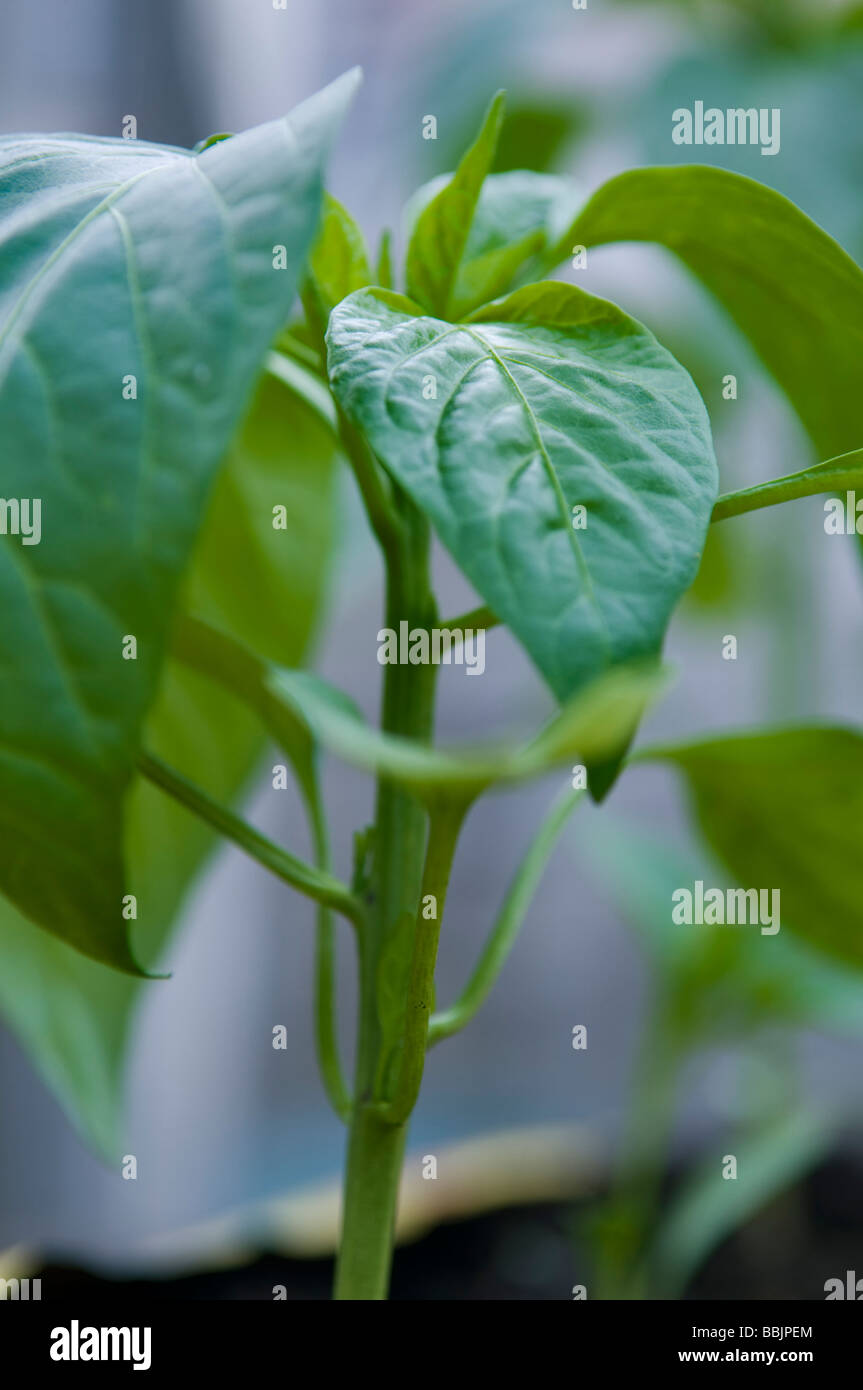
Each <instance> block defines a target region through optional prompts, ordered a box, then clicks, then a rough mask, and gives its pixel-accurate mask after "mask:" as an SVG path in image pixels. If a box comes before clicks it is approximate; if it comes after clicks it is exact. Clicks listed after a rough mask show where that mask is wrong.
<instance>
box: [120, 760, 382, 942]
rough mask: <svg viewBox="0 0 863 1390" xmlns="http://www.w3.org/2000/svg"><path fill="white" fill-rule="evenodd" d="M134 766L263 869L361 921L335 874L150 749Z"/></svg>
mask: <svg viewBox="0 0 863 1390" xmlns="http://www.w3.org/2000/svg"><path fill="white" fill-rule="evenodd" d="M138 770H139V772H141V774H142V775H143V776H144V777H146V778H148V780H149V781H151V782H153V783H155V785H156V786H157V787H160V788H161V789H162V791H164V792H167V793H168V795H169V796H172V797H173V798H174V800H175V801H179V802H180V804H181V805H182V806H185V807H186V808H187V810H189V811H192V812H193V813H194V814H195V815H196V816H198V817H199V818H200V819H201V820H203V821H206V823H207V824H208V825H210V826H212V828H213V829H214V830H217V831H218V832H219V834H220V835H223V836H224V838H225V839H226V840H231V841H232V842H233V843H234V844H235V845H237V846H238V847H239V848H240V849H242V850H245V852H246V854H248V855H250V856H251V858H252V859H257V861H258V863H259V864H262V865H263V866H264V868H265V869H269V870H270V872H271V873H274V874H276V875H277V877H279V878H281V879H284V881H285V883H289V884H290V885H291V887H292V888H296V889H297V890H298V891H299V892H300V893H305V895H306V897H309V898H314V899H315V901H316V902H319V903H323V904H324V905H325V906H326V907H332V908H335V910H336V912H340V913H341V914H342V916H343V917H347V919H348V921H350V922H353V924H354V925H355V926H359V925H360V924H361V923H362V920H363V911H362V904H361V903H360V902H358V901H357V899H356V898H355V897H354V895H353V894H352V893H351V892H350V891H349V889H348V888H346V887H345V885H344V884H343V883H340V882H339V880H338V879H337V878H333V877H332V875H331V874H328V873H324V872H323V871H321V870H320V869H314V868H312V866H311V864H305V863H304V862H303V860H302V859H297V858H295V856H294V855H293V854H289V853H288V851H287V850H286V849H282V848H281V846H280V845H277V844H274V843H273V841H272V840H268V839H267V837H266V835H261V833H260V832H259V831H257V830H255V829H254V827H253V826H251V825H249V824H248V823H247V822H246V821H244V820H242V819H241V818H240V817H239V816H235V815H234V813H233V811H229V810H227V808H226V807H224V806H220V805H219V803H218V802H217V801H213V800H212V798H211V797H209V796H207V794H206V792H203V791H201V789H200V787H196V786H195V785H194V783H192V782H189V781H188V780H187V779H186V778H185V777H184V776H183V775H182V773H179V772H177V771H175V769H174V768H171V767H168V765H167V763H163V762H162V761H161V759H160V758H156V757H154V756H153V754H152V753H141V754H140V755H139V758H138Z"/></svg>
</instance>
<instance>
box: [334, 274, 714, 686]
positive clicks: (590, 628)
mask: <svg viewBox="0 0 863 1390" xmlns="http://www.w3.org/2000/svg"><path fill="white" fill-rule="evenodd" d="M328 358H329V372H330V380H331V384H332V387H333V391H334V393H335V395H336V398H337V400H338V401H339V403H340V405H341V406H342V408H343V410H344V411H345V413H346V414H347V416H348V417H349V418H350V419H351V420H352V421H353V423H354V424H355V425H357V426H358V427H359V428H360V429H361V430H362V431H363V432H364V433H365V435H366V437H367V439H368V440H369V442H370V443H371V445H372V447H373V449H374V450H375V453H376V454H377V455H378V457H379V458H380V460H381V461H382V462H383V464H384V465H385V466H386V467H387V468H388V469H389V471H390V472H391V473H392V475H393V476H394V477H395V478H396V480H397V481H398V482H399V483H400V485H401V486H402V487H403V488H404V489H405V491H406V492H407V493H408V494H409V495H410V496H411V497H412V499H413V500H414V502H415V503H416V504H417V505H418V506H419V507H420V508H421V509H422V510H423V511H424V512H425V513H426V515H427V516H428V517H429V518H430V519H431V521H432V523H433V525H434V527H435V529H436V531H437V533H438V535H439V536H440V538H441V540H442V541H443V543H444V544H445V545H446V547H447V549H448V550H449V551H450V553H451V554H452V555H453V557H454V559H455V560H456V562H457V563H458V564H459V565H460V566H461V568H462V570H463V571H464V573H465V574H466V575H467V576H468V578H469V579H470V581H471V583H472V584H473V585H474V587H475V588H476V590H477V591H478V592H479V593H480V594H481V595H482V597H483V599H484V600H485V601H486V603H487V604H488V605H489V606H490V607H491V609H492V610H493V612H494V613H495V614H497V616H498V617H499V618H500V619H501V620H502V621H503V622H505V623H506V624H507V625H508V626H509V627H510V628H511V629H512V631H513V632H514V633H515V635H516V637H518V639H519V640H520V641H521V643H522V644H523V646H524V647H525V648H526V650H527V651H528V653H529V654H530V656H531V657H532V658H533V660H534V662H535V663H536V665H537V666H538V668H539V670H540V671H541V672H542V674H543V675H544V676H545V678H546V680H547V681H548V683H549V685H550V686H551V688H552V690H553V691H554V692H555V694H556V695H557V696H558V698H559V699H566V698H567V697H568V696H569V695H571V694H572V693H573V692H574V691H576V690H578V689H579V688H581V687H582V686H583V685H585V684H587V683H588V682H590V681H591V680H593V679H594V678H595V677H596V676H597V675H598V674H599V673H600V672H601V671H603V670H606V669H607V668H609V667H611V666H614V665H617V664H620V663H627V662H632V661H635V660H639V659H644V658H655V657H656V655H657V654H658V652H659V650H660V648H661V644H662V640H663V636H664V633H665V628H666V626H667V624H668V621H669V618H670V617H671V613H672V611H673V609H674V606H675V604H676V603H677V601H678V599H679V598H680V596H681V595H682V594H683V593H684V591H685V590H686V589H687V587H688V586H689V584H690V583H691V582H692V579H693V577H694V575H695V572H696V570H697V568H698V562H699V558H700V555H701V549H702V546H703V543H704V536H705V533H706V530H707V525H708V522H709V518H710V510H711V507H712V505H713V501H714V498H715V495H716V482H717V479H716V460H715V458H714V453H713V445H712V441H711V437H710V427H709V424H708V421H707V416H706V412H705V410H704V406H703V404H702V402H701V398H700V397H699V395H698V393H697V391H696V389H695V387H694V386H693V384H692V381H691V379H690V378H689V376H688V375H687V373H686V372H685V371H684V370H683V368H682V367H681V366H680V365H679V363H677V362H676V361H675V360H674V358H673V357H671V355H670V354H669V353H668V352H666V351H665V349H664V348H663V347H661V345H660V344H659V343H658V342H657V341H656V339H655V338H654V337H653V336H652V334H650V333H649V332H648V331H647V329H645V328H644V327H642V325H640V324H638V323H636V322H635V320H634V319H631V318H629V317H628V316H627V315H626V314H624V313H623V312H622V311H621V310H620V309H618V308H617V307H616V306H615V305H613V304H609V303H607V302H606V301H604V300H600V299H595V298H594V297H593V296H591V295H587V294H585V293H584V292H583V291H581V290H579V289H576V288H575V287H573V286H569V285H562V284H557V283H554V282H552V281H545V282H542V283H540V284H537V285H533V286H528V287H526V288H524V289H522V290H517V291H516V292H515V293H514V294H513V295H511V296H510V297H509V298H507V299H505V300H502V301H500V302H498V303H495V304H492V305H489V306H487V307H486V308H485V309H483V310H482V311H481V312H480V313H478V314H476V315H474V316H473V318H472V319H471V320H470V321H469V322H467V323H465V324H460V325H452V324H447V323H444V322H442V321H441V320H439V319H435V318H429V317H426V316H425V315H423V314H422V312H421V311H420V309H419V308H418V307H417V306H416V305H413V304H411V302H410V301H409V300H407V299H404V298H402V297H400V296H397V295H393V294H391V293H388V292H386V291H381V290H377V291H360V292H359V293H358V294H354V295H351V296H350V298H349V299H346V300H344V301H343V303H342V304H340V305H339V306H338V308H337V309H336V310H335V311H334V312H333V315H332V318H331V320H330V328H329V333H328Z"/></svg>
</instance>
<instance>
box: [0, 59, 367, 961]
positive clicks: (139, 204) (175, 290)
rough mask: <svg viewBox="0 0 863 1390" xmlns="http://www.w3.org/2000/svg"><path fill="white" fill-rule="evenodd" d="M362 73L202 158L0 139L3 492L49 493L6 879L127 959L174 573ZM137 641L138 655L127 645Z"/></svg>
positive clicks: (16, 637) (9, 602) (48, 917)
mask: <svg viewBox="0 0 863 1390" xmlns="http://www.w3.org/2000/svg"><path fill="white" fill-rule="evenodd" d="M353 85H354V79H353V77H348V78H347V79H342V80H340V81H339V82H337V83H335V84H334V85H333V86H332V87H330V88H328V89H327V90H326V91H325V92H323V93H320V94H319V95H318V96H316V97H314V98H312V99H311V100H310V101H308V102H306V103H304V104H303V105H302V106H301V107H298V108H297V110H296V111H295V112H293V114H292V115H290V116H288V117H286V118H285V119H283V120H280V121H275V122H272V123H271V124H269V125H266V126H261V127H258V128H257V129H255V130H251V131H248V132H246V133H245V134H243V135H237V136H234V137H233V138H232V139H230V140H225V141H222V142H220V143H218V144H215V145H213V146H211V147H210V148H209V149H207V150H205V151H204V152H203V153H202V154H200V155H192V154H190V153H188V152H184V151H181V150H174V149H168V148H162V147H158V146H151V145H146V144H144V143H142V142H128V141H123V140H91V139H85V138H82V137H76V136H72V137H67V136H28V137H12V138H7V139H4V140H0V248H2V270H0V315H2V327H0V437H2V438H3V458H2V467H0V478H2V491H3V494H4V495H5V496H6V497H7V498H8V497H18V498H21V497H33V495H34V494H36V495H37V496H38V497H39V498H40V499H41V504H42V537H41V543H40V544H38V545H32V546H30V545H24V544H21V543H20V538H19V537H17V536H12V535H9V536H6V537H4V538H3V543H2V547H0V650H2V651H3V652H5V653H6V661H7V663H13V662H14V680H12V681H11V682H10V683H9V691H8V695H7V699H6V702H5V707H4V730H3V746H2V749H0V808H2V809H0V833H2V837H3V841H4V849H5V852H4V855H3V859H2V861H0V888H2V890H3V891H4V892H5V893H6V894H7V895H8V897H9V898H10V899H11V900H12V901H14V902H15V904H16V905H17V906H18V907H19V908H20V909H21V911H23V912H24V913H25V914H26V915H27V916H28V917H29V918H31V919H32V920H34V921H36V922H38V923H39V924H40V925H41V926H43V927H45V928H47V930H49V931H51V932H54V933H55V934H56V935H58V936H60V937H62V938H63V939H64V940H66V941H68V942H70V943H71V944H72V945H74V946H76V947H77V948H78V949H79V950H81V951H83V952H84V953H85V954H88V955H91V956H93V957H94V958H97V959H100V960H103V961H105V962H108V963H110V964H113V965H115V966H117V967H119V968H121V969H126V970H129V971H131V972H136V971H137V966H136V964H135V961H134V958H133V955H132V953H131V951H130V948H129V944H128V941H127V937H126V931H125V923H124V921H123V919H122V917H121V900H122V897H123V893H124V870H123V856H122V825H123V816H122V808H123V802H124V798H125V796H126V794H127V792H128V790H129V786H130V783H131V780H132V775H133V768H134V761H135V755H136V749H137V745H138V740H139V735H140V731H141V726H142V723H143V721H144V719H145V717H146V715H147V712H148V709H149V707H150V705H151V704H152V701H153V699H154V697H155V694H156V688H157V684H158V679H159V674H160V670H161V666H162V661H163V656H164V649H165V642H166V638H167V633H168V627H169V623H170V616H171V609H172V605H173V602H174V600H175V596H176V591H177V585H178V581H179V579H180V576H181V573H182V570H183V568H184V566H185V565H186V563H187V562H188V560H189V557H190V554H191V551H192V548H193V545H194V541H195V537H196V533H197V531H198V528H199V526H200V524H201V521H202V517H203V513H204V509H205V505H206V501H207V497H208V492H209V489H210V486H211V484H212V482H213V479H214V476H215V474H216V471H217V468H218V466H219V464H220V463H221V461H222V458H223V457H224V454H225V452H226V450H227V448H228V447H229V445H230V442H231V438H232V436H233V434H234V433H235V431H236V429H237V426H238V424H239V423H240V421H241V420H242V418H243V415H244V414H245V411H246V409H247V408H248V403H249V397H250V394H251V391H252V388H253V386H254V382H255V379H256V377H257V375H258V372H259V369H260V363H261V360H262V358H263V356H264V353H265V351H266V349H267V347H268V345H269V343H270V342H271V341H272V339H273V338H274V336H275V334H276V332H277V330H278V328H279V327H280V325H281V324H282V323H283V322H284V320H285V319H286V317H287V313H288V309H289V307H290V303H291V300H292V298H293V295H294V293H295V289H296V283H297V277H298V274H299V270H300V266H301V264H302V260H303V257H304V255H305V253H306V250H307V248H308V245H309V242H310V240H311V238H312V236H313V234H314V230H315V226H316V222H317V216H318V208H319V204H320V197H321V166H322V162H323V159H324V157H325V155H326V153H327V150H328V147H329V144H330V141H331V138H332V135H333V131H334V128H335V125H336V123H337V121H338V119H339V118H340V116H341V113H342V111H343V109H344V106H345V103H346V101H347V99H348V97H349V95H350V92H351V90H352V88H353ZM274 246H282V247H284V248H285V252H284V264H285V266H286V269H285V270H282V271H279V270H277V269H276V268H275V265H274V250H273V248H274ZM131 377H135V378H136V381H137V394H136V396H135V397H134V398H132V397H131V396H128V389H129V386H130V378H131ZM124 387H125V388H126V397H127V398H126V397H124ZM130 636H131V637H134V638H135V640H136V642H137V658H136V659H135V660H124V659H123V655H122V653H123V649H124V644H126V639H127V638H128V637H130ZM127 650H128V647H127ZM10 669H11V667H10ZM46 857H48V858H49V859H50V864H51V872H50V873H49V872H46V871H45V864H46Z"/></svg>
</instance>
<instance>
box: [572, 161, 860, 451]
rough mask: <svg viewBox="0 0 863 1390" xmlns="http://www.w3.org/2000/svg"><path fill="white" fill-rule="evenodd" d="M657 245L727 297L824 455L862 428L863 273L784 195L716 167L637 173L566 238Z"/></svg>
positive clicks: (602, 193) (596, 198)
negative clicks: (649, 242)
mask: <svg viewBox="0 0 863 1390" xmlns="http://www.w3.org/2000/svg"><path fill="white" fill-rule="evenodd" d="M573 241H577V242H581V243H583V244H584V245H586V246H596V245H600V244H602V243H604V242H610V241H654V242H659V243H660V244H661V245H663V246H667V247H668V248H669V249H670V250H672V251H674V252H675V253H676V254H677V255H678V256H679V257H680V258H681V260H682V261H683V262H684V263H685V264H686V265H688V266H689V268H690V270H692V271H693V272H694V274H695V275H697V276H698V277H699V279H701V280H702V281H703V282H704V284H705V285H706V286H707V288H708V289H709V290H711V291H712V293H713V294H715V295H716V296H717V298H718V299H719V300H720V301H721V303H722V304H723V305H724V307H725V308H726V309H727V310H728V312H729V313H730V314H731V315H732V317H733V318H734V320H735V322H736V323H737V324H738V326H739V327H740V328H741V329H742V330H743V332H744V333H745V334H746V336H747V337H748V338H749V340H750V342H751V343H752V345H753V347H754V348H755V350H756V351H757V352H758V354H759V356H760V357H761V358H762V360H763V361H764V364H765V366H766V367H767V368H768V370H769V371H770V372H772V374H773V376H774V377H775V378H776V380H777V381H778V383H779V385H780V386H781V387H782V388H783V390H784V391H785V392H786V394H787V395H788V398H789V400H790V401H791V404H792V405H793V406H794V409H795V410H796V411H797V413H798V415H799V416H800V419H801V420H802V421H803V424H804V426H805V427H806V429H807V430H808V432H809V434H810V435H811V437H812V439H813V441H814V443H815V446H816V448H817V449H818V450H819V452H820V453H822V454H823V455H824V456H825V457H826V456H830V455H833V454H840V453H842V452H843V451H845V450H848V449H854V448H856V447H857V446H858V445H859V443H860V439H861V435H863V397H861V393H860V389H859V374H860V373H859V362H860V360H861V356H863V272H861V270H860V267H859V266H857V265H856V264H855V262H854V261H852V260H851V258H850V256H848V255H847V254H846V253H845V252H844V251H843V250H842V248H841V246H839V244H838V243H837V242H835V241H833V240H832V238H831V237H829V236H828V235H827V234H826V232H823V231H822V230H821V228H820V227H818V226H816V224H815V223H814V222H811V221H810V220H809V218H808V217H806V216H805V215H804V214H803V213H802V212H801V211H800V210H799V209H798V208H796V207H795V206H794V204H793V203H790V202H789V201H788V200H787V199H786V198H783V197H782V196H781V194H778V193H775V192H774V191H773V190H772V189H770V188H766V187H765V186H764V185H763V184H759V183H756V182H755V181H754V180H752V179H747V178H742V177H741V176H740V175H738V174H732V173H729V172H727V171H726V170H724V169H713V168H710V167H708V166H706V165H685V166H681V167H680V168H655V169H636V170H633V171H631V172H630V173H626V174H620V175H618V177H617V178H614V179H611V180H610V181H609V182H608V183H606V184H604V185H603V186H602V187H601V188H600V189H599V191H598V192H597V193H595V194H594V195H593V197H592V198H591V199H590V201H589V202H588V203H587V205H586V207H585V208H584V210H583V211H582V212H581V213H580V214H579V216H578V217H577V218H576V220H575V223H574V225H573V227H572V229H571V232H570V234H569V236H568V237H567V238H564V239H563V240H562V241H561V243H560V245H559V255H560V257H561V258H562V257H563V256H564V255H565V254H566V253H567V251H568V248H569V246H570V244H571V242H573Z"/></svg>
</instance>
